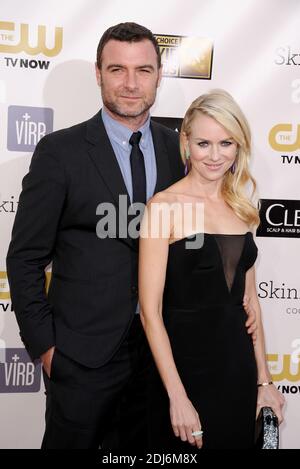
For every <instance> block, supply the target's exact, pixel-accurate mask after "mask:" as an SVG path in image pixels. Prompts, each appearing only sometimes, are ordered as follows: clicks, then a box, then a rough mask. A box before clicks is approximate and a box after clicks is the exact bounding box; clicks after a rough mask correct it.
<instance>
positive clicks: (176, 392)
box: [139, 197, 202, 448]
mask: <svg viewBox="0 0 300 469" xmlns="http://www.w3.org/2000/svg"><path fill="white" fill-rule="evenodd" d="M156 200H157V198H156V197H154V198H153V199H152V200H151V202H150V203H149V204H148V206H147V209H146V212H145V216H144V219H143V223H142V228H141V238H140V248H139V302H140V317H141V321H142V325H143V327H144V330H145V333H146V336H147V339H148V342H149V345H150V348H151V351H152V354H153V357H154V360H155V363H156V365H157V368H158V371H159V374H160V376H161V379H162V381H163V384H164V386H165V388H166V391H167V394H168V396H169V399H170V414H171V423H172V427H173V430H174V434H175V435H176V436H179V437H180V438H181V439H182V440H183V441H187V440H188V441H189V443H191V444H192V445H195V444H197V446H198V447H199V448H200V447H201V446H202V439H201V438H200V439H198V438H197V439H195V438H194V437H193V436H192V432H194V431H198V430H200V429H201V424H200V421H199V416H198V414H197V412H196V410H195V409H194V407H193V405H192V403H191V402H190V401H189V399H188V397H187V395H186V392H185V389H184V386H183V383H182V381H181V379H180V376H179V374H178V371H177V368H176V365H175V362H174V358H173V354H172V349H171V345H170V341H169V337H168V334H167V331H166V329H165V326H164V322H163V317H162V301H163V291H164V285H165V277H166V268H167V260H168V253H169V238H170V230H171V228H169V232H167V233H166V232H165V233H164V236H163V235H162V232H161V229H160V227H157V225H155V224H156V222H155V221H154V220H153V218H154V217H153V214H154V210H153V204H154V203H156ZM155 228H156V230H155ZM151 230H152V235H151ZM155 231H156V234H158V235H157V236H154V235H153V233H154V232H155Z"/></svg>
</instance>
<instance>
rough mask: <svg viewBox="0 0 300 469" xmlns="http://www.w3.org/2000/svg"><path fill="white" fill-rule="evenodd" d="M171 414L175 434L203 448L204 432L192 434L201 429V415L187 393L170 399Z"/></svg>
mask: <svg viewBox="0 0 300 469" xmlns="http://www.w3.org/2000/svg"><path fill="white" fill-rule="evenodd" d="M170 416H171V424H172V427H173V431H174V434H175V436H177V437H180V438H181V440H182V441H188V442H189V443H190V444H191V445H192V446H197V448H201V447H202V434H201V435H195V436H193V435H192V433H193V432H200V431H201V423H200V419H199V415H198V412H197V411H196V409H195V407H194V406H193V404H192V403H191V401H190V400H189V399H188V397H187V396H186V395H182V396H180V397H176V398H171V399H170Z"/></svg>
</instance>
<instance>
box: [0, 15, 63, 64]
mask: <svg viewBox="0 0 300 469" xmlns="http://www.w3.org/2000/svg"><path fill="white" fill-rule="evenodd" d="M0 31H15V23H12V22H10V21H0ZM1 39H2V40H6V41H13V40H14V37H13V35H11V34H8V33H7V32H6V33H4V32H1V33H0V40H1ZM62 39H63V28H55V44H54V47H53V48H52V49H49V48H48V47H47V46H46V26H42V25H38V34H37V45H36V47H31V46H30V45H29V25H28V24H23V23H21V25H20V40H19V42H18V43H17V44H1V43H0V52H6V53H7V52H8V53H11V54H18V53H19V52H26V53H27V54H28V55H37V54H44V55H46V56H47V57H54V56H55V55H57V54H59V52H60V51H61V49H62Z"/></svg>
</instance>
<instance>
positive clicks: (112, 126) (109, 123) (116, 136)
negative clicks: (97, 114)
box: [101, 106, 151, 149]
mask: <svg viewBox="0 0 300 469" xmlns="http://www.w3.org/2000/svg"><path fill="white" fill-rule="evenodd" d="M101 115H102V120H103V124H104V127H105V130H106V132H107V133H108V136H109V138H110V139H111V140H113V141H114V142H116V143H117V144H118V145H120V146H121V147H122V148H126V149H131V145H130V144H129V139H130V137H131V135H132V133H133V132H132V130H131V129H129V128H128V127H126V126H125V125H124V124H121V123H120V122H118V121H117V120H115V119H113V118H112V117H111V116H110V115H109V114H108V112H107V111H106V109H105V107H104V106H103V108H102V110H101ZM138 131H140V132H141V133H142V137H141V141H140V147H141V148H143V149H146V148H147V147H148V144H149V139H150V136H151V130H150V114H149V116H148V118H147V120H146V122H145V123H144V124H143V125H142V126H141V127H140V128H139V129H138Z"/></svg>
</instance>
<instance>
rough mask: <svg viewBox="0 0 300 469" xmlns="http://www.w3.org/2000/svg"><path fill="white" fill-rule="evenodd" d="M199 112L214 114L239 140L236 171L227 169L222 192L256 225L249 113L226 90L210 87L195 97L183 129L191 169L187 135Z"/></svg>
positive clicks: (239, 212)
mask: <svg viewBox="0 0 300 469" xmlns="http://www.w3.org/2000/svg"><path fill="white" fill-rule="evenodd" d="M199 113H202V114H204V115H206V116H209V117H212V118H213V119H214V120H215V121H216V122H218V123H219V124H221V125H222V126H223V127H224V128H225V129H226V130H227V132H228V133H229V134H230V136H231V137H232V138H233V139H234V140H235V142H236V143H237V157H236V159H235V171H234V172H232V171H231V170H230V169H229V170H228V171H227V172H226V173H225V175H224V179H223V184H222V195H223V197H224V200H225V202H227V203H228V205H229V206H230V207H231V208H232V209H233V210H234V212H235V213H236V215H237V216H238V217H239V218H241V219H242V220H243V221H245V222H246V223H247V224H248V226H252V227H254V226H257V225H258V224H259V212H258V209H257V208H256V207H255V205H254V203H253V196H254V194H255V191H256V182H255V179H254V178H253V177H252V176H251V174H250V171H249V160H250V154H251V133H250V128H249V124H248V122H247V119H246V117H245V116H244V114H243V112H242V110H241V109H240V107H239V106H238V104H237V103H236V102H235V101H234V99H233V98H232V96H231V95H230V94H229V93H227V92H226V91H224V90H221V89H216V90H211V91H210V92H209V93H206V94H203V95H201V96H199V97H198V98H197V99H195V101H193V102H192V104H191V105H190V107H189V108H188V110H187V112H186V114H185V116H184V119H183V122H182V126H181V132H180V150H181V156H182V159H183V162H184V163H185V164H187V167H188V169H190V160H188V159H187V158H186V156H185V141H186V140H185V139H186V138H187V139H188V137H189V135H190V133H191V126H192V122H193V121H194V119H195V117H196V116H197V115H198V114H199ZM249 184H250V185H251V186H252V194H251V196H250V197H249V196H248V195H247V193H246V189H247V186H248V185H249Z"/></svg>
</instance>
